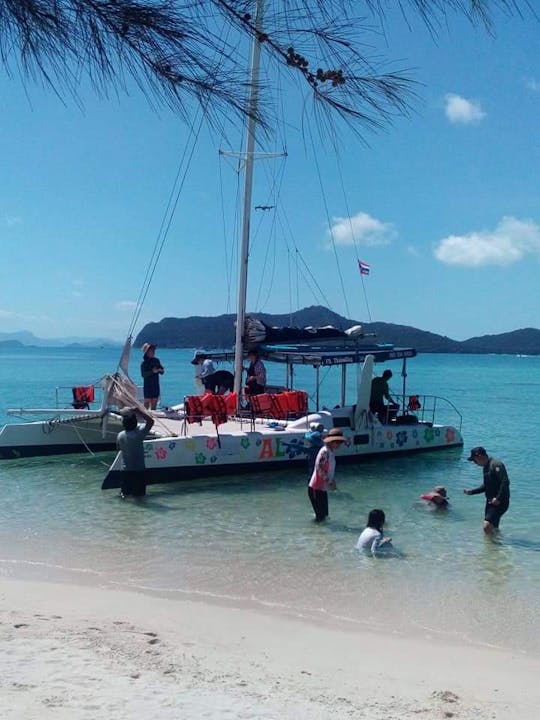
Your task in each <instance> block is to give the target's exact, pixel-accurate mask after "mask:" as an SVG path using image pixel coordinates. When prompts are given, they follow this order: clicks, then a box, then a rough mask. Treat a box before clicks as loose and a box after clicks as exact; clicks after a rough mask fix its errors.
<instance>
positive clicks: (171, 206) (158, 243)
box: [128, 111, 204, 335]
mask: <svg viewBox="0 0 540 720" xmlns="http://www.w3.org/2000/svg"><path fill="white" fill-rule="evenodd" d="M199 115H200V119H199V126H198V128H197V130H196V132H195V131H194V126H195V123H192V124H191V125H190V135H191V137H192V140H193V142H192V143H191V149H190V150H189V153H188V143H186V144H185V145H184V151H183V153H182V157H181V159H180V163H179V166H178V170H177V173H176V176H175V179H174V182H173V186H172V188H171V192H170V194H169V198H168V200H167V205H166V208H165V211H164V213H163V217H162V220H161V224H160V227H159V230H158V233H157V236H156V240H155V242H154V247H153V249H152V253H151V255H150V260H149V262H148V265H147V267H146V273H145V276H144V280H143V282H142V285H141V289H140V291H139V296H138V298H137V302H136V307H135V311H134V313H133V317H132V320H131V325H130V328H129V333H128V334H129V335H132V334H133V331H134V329H135V326H136V324H137V322H138V321H139V317H140V315H141V312H142V309H143V305H144V302H145V300H146V297H147V295H148V291H149V290H150V285H151V283H152V280H153V278H154V275H155V272H156V268H157V264H158V261H159V258H160V257H161V254H162V252H163V248H164V247H165V242H166V240H167V237H168V235H169V231H170V229H171V224H172V221H173V218H174V215H175V212H176V209H177V207H178V203H179V201H180V195H181V193H182V190H183V189H184V184H185V181H186V177H187V173H188V170H189V168H190V167H191V162H192V160H193V155H194V153H195V147H196V146H197V142H198V139H199V135H200V133H201V129H202V125H203V122H204V113H203V111H200V113H199ZM186 157H187V159H186ZM184 165H185V166H184Z"/></svg>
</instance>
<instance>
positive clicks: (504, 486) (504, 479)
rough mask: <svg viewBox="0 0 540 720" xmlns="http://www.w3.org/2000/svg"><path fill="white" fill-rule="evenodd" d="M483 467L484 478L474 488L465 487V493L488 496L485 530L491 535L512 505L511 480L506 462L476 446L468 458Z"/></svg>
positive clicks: (485, 511) (485, 510)
mask: <svg viewBox="0 0 540 720" xmlns="http://www.w3.org/2000/svg"><path fill="white" fill-rule="evenodd" d="M467 460H470V461H471V462H474V464H475V465H479V466H480V467H481V468H482V473H483V476H484V480H483V482H482V484H481V485H479V486H478V487H477V488H474V489H473V490H468V489H465V490H463V492H464V493H465V495H479V494H480V493H484V494H485V496H486V506H485V509H484V532H485V533H486V535H489V534H491V533H493V532H495V530H498V529H499V522H500V520H501V517H502V516H503V515H504V513H505V512H506V511H507V510H508V507H509V505H510V480H509V479H508V473H507V472H506V468H505V466H504V464H503V463H502V462H501V461H500V460H495V458H492V457H490V456H489V455H488V454H487V452H486V450H485V448H483V447H475V448H473V449H472V450H471V454H470V455H469V457H468V458H467Z"/></svg>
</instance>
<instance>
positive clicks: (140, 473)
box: [116, 408, 154, 497]
mask: <svg viewBox="0 0 540 720" xmlns="http://www.w3.org/2000/svg"><path fill="white" fill-rule="evenodd" d="M140 414H141V417H142V419H143V420H144V421H145V424H144V425H138V424H137V410H136V408H126V409H125V410H124V412H123V418H122V426H123V428H124V429H123V430H121V431H120V432H119V433H118V435H117V438H116V447H117V449H118V450H119V451H120V452H121V453H122V484H121V487H120V495H121V497H127V496H128V495H133V496H134V497H138V496H141V495H146V483H145V473H144V469H145V464H144V446H143V441H144V439H145V437H146V436H147V435H148V433H149V432H150V430H151V429H152V427H153V425H154V418H153V417H152V416H151V415H150V414H149V413H148V412H147V411H146V410H144V412H143V411H141V413H140Z"/></svg>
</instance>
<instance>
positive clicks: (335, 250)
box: [308, 125, 351, 318]
mask: <svg viewBox="0 0 540 720" xmlns="http://www.w3.org/2000/svg"><path fill="white" fill-rule="evenodd" d="M308 135H309V139H310V142H311V151H312V154H313V159H314V162H315V169H316V174H317V179H318V181H319V186H320V188H321V195H322V200H323V205H324V211H325V214H326V221H327V223H328V228H329V233H330V241H331V245H332V250H333V252H334V258H335V261H336V267H337V271H338V276H339V282H340V285H341V292H342V293H343V301H344V303H345V310H346V312H347V315H348V317H349V318H350V317H351V311H350V309H349V302H348V300H347V294H346V292H345V284H344V282H343V273H342V272H341V266H340V264H339V256H338V253H337V248H336V239H335V236H334V233H333V231H332V223H331V222H330V212H329V209H328V203H327V201H326V195H325V194H324V186H323V182H322V174H321V168H320V165H319V161H318V159H317V153H316V152H315V143H314V140H313V134H312V132H311V126H310V125H308Z"/></svg>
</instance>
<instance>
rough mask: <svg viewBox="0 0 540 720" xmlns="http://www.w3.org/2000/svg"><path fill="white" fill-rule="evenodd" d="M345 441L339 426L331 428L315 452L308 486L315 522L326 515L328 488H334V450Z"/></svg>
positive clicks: (321, 520) (324, 518)
mask: <svg viewBox="0 0 540 720" xmlns="http://www.w3.org/2000/svg"><path fill="white" fill-rule="evenodd" d="M345 442H347V438H346V437H345V436H344V435H343V433H342V432H341V430H340V429H339V428H332V429H331V430H329V431H328V435H327V436H326V437H325V438H323V443H324V444H323V446H322V448H321V449H320V450H319V452H318V453H317V458H316V459H315V467H314V469H313V474H312V476H311V480H310V481H309V486H308V495H309V499H310V500H311V505H312V507H313V512H314V513H315V522H323V520H326V518H327V517H328V490H335V489H336V482H335V480H334V473H335V470H336V457H335V455H334V452H335V451H336V450H337V449H338V447H339V446H340V445H341V444H342V443H345Z"/></svg>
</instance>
